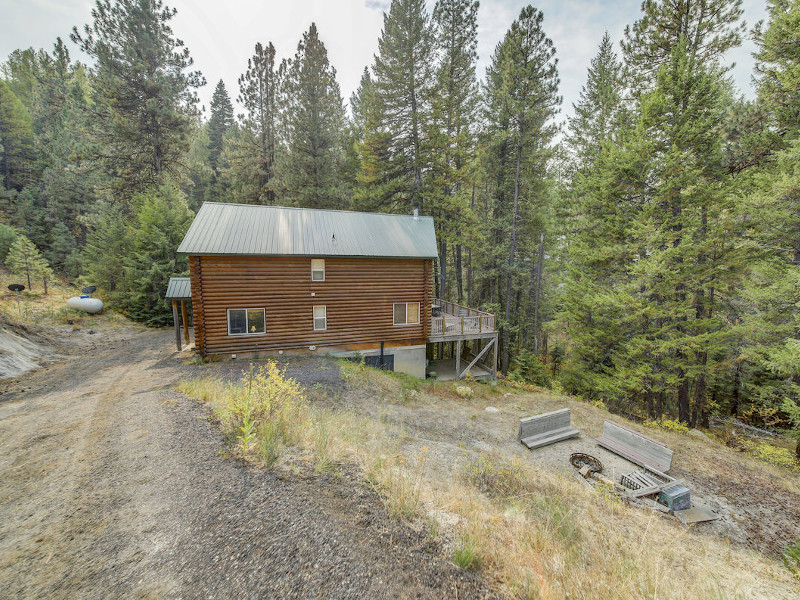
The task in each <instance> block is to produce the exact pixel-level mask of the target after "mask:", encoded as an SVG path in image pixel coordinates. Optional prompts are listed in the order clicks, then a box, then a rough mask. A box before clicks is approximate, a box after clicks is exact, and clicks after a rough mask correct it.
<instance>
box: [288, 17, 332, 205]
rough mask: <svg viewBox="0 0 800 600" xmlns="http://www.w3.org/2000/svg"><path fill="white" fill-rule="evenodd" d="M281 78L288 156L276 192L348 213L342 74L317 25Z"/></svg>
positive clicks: (300, 202)
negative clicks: (339, 79) (339, 77)
mask: <svg viewBox="0 0 800 600" xmlns="http://www.w3.org/2000/svg"><path fill="white" fill-rule="evenodd" d="M281 73H282V77H281V115H280V124H281V137H282V139H283V152H282V153H281V156H280V160H279V162H278V169H277V182H276V187H277V188H278V189H280V191H281V195H282V196H283V197H285V198H286V200H287V201H288V202H291V203H293V204H297V205H298V206H304V207H309V208H344V201H345V198H344V195H343V187H342V182H341V179H340V177H341V168H342V161H343V159H344V156H343V148H342V134H343V128H344V123H345V112H344V106H343V105H342V96H341V92H340V91H339V84H338V83H337V82H336V69H334V68H333V66H331V64H330V62H329V61H328V52H327V50H326V49H325V45H324V44H323V43H322V41H321V40H320V39H319V34H318V32H317V26H316V25H315V24H314V23H312V24H311V27H310V28H309V30H308V31H307V32H306V33H304V34H303V39H302V40H301V41H300V43H299V44H298V46H297V53H296V54H295V56H294V58H293V59H291V60H289V61H285V62H284V64H283V65H282V67H281Z"/></svg>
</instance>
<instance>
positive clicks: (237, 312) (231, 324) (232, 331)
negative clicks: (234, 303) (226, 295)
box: [228, 308, 267, 335]
mask: <svg viewBox="0 0 800 600" xmlns="http://www.w3.org/2000/svg"><path fill="white" fill-rule="evenodd" d="M266 332H267V326H266V318H265V316H264V309H263V308H229V309H228V335H259V334H261V335H263V334H265V333H266Z"/></svg>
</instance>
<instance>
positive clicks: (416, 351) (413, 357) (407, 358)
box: [331, 345, 425, 379]
mask: <svg viewBox="0 0 800 600" xmlns="http://www.w3.org/2000/svg"><path fill="white" fill-rule="evenodd" d="M380 354H381V351H380V349H377V350H358V351H347V352H331V355H332V356H339V357H342V358H351V357H354V356H380ZM383 354H384V356H393V357H394V370H395V371H397V372H398V373H406V374H408V375H412V376H413V377H417V378H419V379H425V346H424V345H422V346H400V347H387V348H384V349H383Z"/></svg>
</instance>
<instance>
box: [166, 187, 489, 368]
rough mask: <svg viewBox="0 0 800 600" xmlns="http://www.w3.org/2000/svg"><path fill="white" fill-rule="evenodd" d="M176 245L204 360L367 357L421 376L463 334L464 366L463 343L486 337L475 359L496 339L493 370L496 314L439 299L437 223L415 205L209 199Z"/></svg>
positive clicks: (183, 297)
mask: <svg viewBox="0 0 800 600" xmlns="http://www.w3.org/2000/svg"><path fill="white" fill-rule="evenodd" d="M178 253H180V254H185V255H188V257H189V282H188V283H189V285H188V288H189V289H187V287H186V286H185V285H184V282H179V281H178V280H177V278H176V280H175V281H174V282H172V285H171V286H170V290H178V289H180V290H181V291H171V292H170V294H172V296H171V297H170V298H169V299H171V300H172V301H173V306H176V304H175V303H176V302H177V301H179V300H180V301H182V303H183V302H185V300H186V299H188V298H191V303H192V309H193V322H194V338H195V349H196V351H197V352H198V353H199V354H200V355H202V356H208V355H229V356H231V357H234V358H236V357H251V356H265V355H274V354H283V353H305V352H313V353H317V352H319V353H327V354H333V355H338V356H353V355H360V356H363V357H364V359H365V360H366V361H367V362H368V363H370V364H375V365H379V366H382V367H385V368H389V369H393V370H395V371H401V372H404V373H408V374H410V375H413V376H415V377H420V378H424V377H425V375H426V364H427V361H426V358H427V356H426V349H427V347H428V345H429V344H430V343H435V342H436V341H439V342H445V341H447V342H455V341H456V340H457V341H458V357H457V361H459V362H460V360H461V357H462V354H463V352H462V346H461V342H462V341H463V340H467V339H483V340H488V341H489V343H488V344H487V346H486V347H485V348H484V349H483V352H482V353H481V356H480V357H478V358H481V357H486V356H488V354H487V350H488V349H489V346H491V345H492V343H493V344H494V349H495V364H494V365H493V367H490V370H491V374H492V375H494V373H495V372H496V351H497V333H496V331H495V329H494V315H489V314H488V313H482V312H480V311H475V310H473V309H466V308H465V307H458V306H457V305H453V304H449V303H442V302H439V301H437V300H435V299H434V298H433V268H434V260H435V259H436V258H437V245H436V235H435V233H434V227H433V219H432V218H431V217H425V216H419V215H418V214H416V211H415V214H414V215H394V214H379V213H362V212H351V211H336V210H316V209H306V208H292V207H280V206H256V205H247V204H228V203H221V202H206V203H204V204H203V206H202V207H201V208H200V210H199V211H198V213H197V215H196V216H195V219H194V221H193V222H192V224H191V226H190V227H189V230H188V232H187V233H186V236H185V237H184V239H183V241H182V242H181V244H180V246H179V247H178ZM179 283H180V284H181V285H178V284H179ZM170 294H168V296H170ZM179 294H180V296H179ZM462 309H463V310H462ZM448 311H449V312H450V313H457V314H447V313H448ZM432 312H433V313H435V314H434V315H432ZM443 312H444V313H445V314H442V313H443ZM174 314H175V319H176V321H175V322H176V327H177V325H178V316H177V309H175V311H174ZM183 320H184V326H185V322H186V316H185V312H184V319H183ZM176 335H177V340H178V344H179V345H180V336H179V334H178V332H177V330H176ZM465 336H466V337H465ZM454 347H455V346H454ZM465 348H466V346H465ZM467 357H468V358H472V356H470V355H468V354H467ZM484 360H485V358H484ZM475 362H476V363H477V360H476V361H475ZM477 368H479V367H477V366H476V365H473V370H475V369H477ZM458 370H459V369H458V368H457V369H456V371H458ZM464 372H465V373H466V370H465V371H464ZM456 374H457V375H458V373H456Z"/></svg>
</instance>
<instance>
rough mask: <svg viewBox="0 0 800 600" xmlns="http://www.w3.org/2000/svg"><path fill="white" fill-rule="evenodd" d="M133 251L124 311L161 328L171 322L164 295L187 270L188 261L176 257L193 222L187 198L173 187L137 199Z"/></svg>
mask: <svg viewBox="0 0 800 600" xmlns="http://www.w3.org/2000/svg"><path fill="white" fill-rule="evenodd" d="M134 202H135V204H136V206H137V209H136V216H135V225H134V231H133V237H134V242H133V248H132V251H131V253H130V254H129V255H127V256H126V257H125V259H124V260H125V265H126V272H125V286H126V288H127V292H128V293H127V295H126V299H125V300H126V301H125V304H124V306H125V309H126V311H127V313H128V314H129V315H130V317H131V318H133V319H135V320H137V321H142V322H143V323H145V324H146V325H148V326H151V327H158V326H163V325H166V324H168V323H169V322H170V321H171V319H172V313H171V310H170V307H169V302H167V300H165V299H164V293H165V292H166V289H167V284H168V283H169V278H170V276H172V275H183V274H185V273H186V271H188V267H189V264H188V259H187V258H186V257H185V256H179V255H178V254H177V252H176V251H177V249H178V245H179V244H180V241H181V240H182V239H183V236H184V235H186V231H187V230H188V229H189V225H190V223H191V221H192V217H193V215H192V212H191V211H190V210H189V207H188V206H187V204H186V198H185V197H184V196H183V194H182V193H181V192H180V191H179V190H177V189H176V188H174V187H171V186H162V187H161V188H160V189H159V190H158V192H156V193H150V194H146V195H140V196H137V197H136V198H135V200H134Z"/></svg>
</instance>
